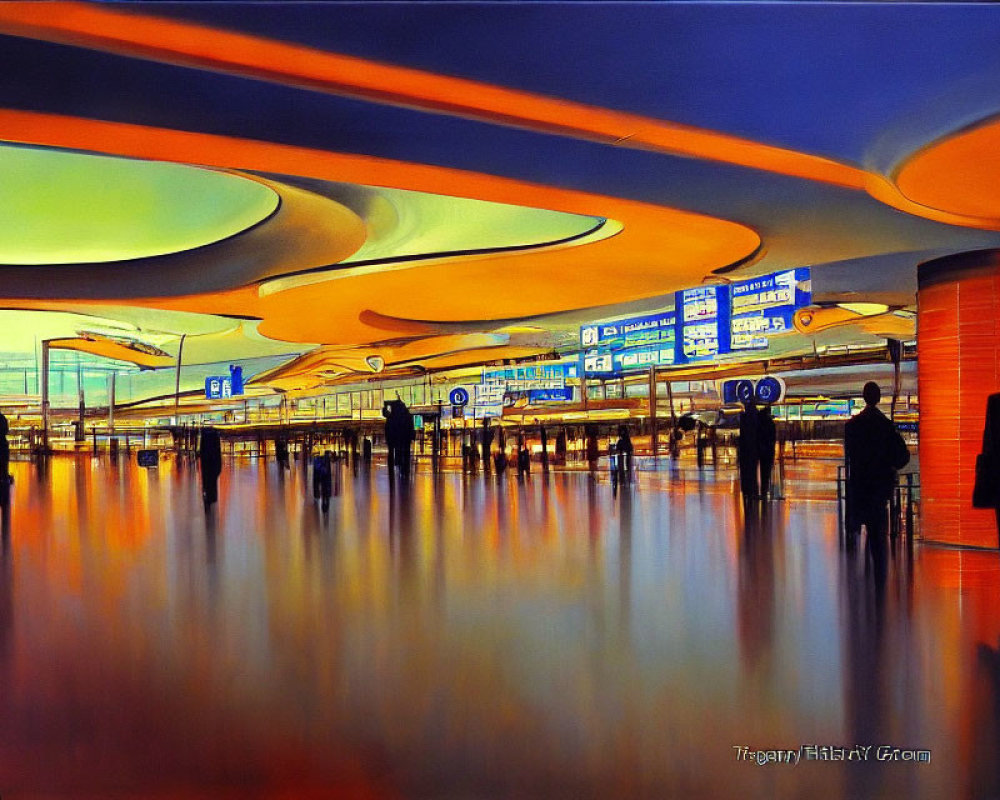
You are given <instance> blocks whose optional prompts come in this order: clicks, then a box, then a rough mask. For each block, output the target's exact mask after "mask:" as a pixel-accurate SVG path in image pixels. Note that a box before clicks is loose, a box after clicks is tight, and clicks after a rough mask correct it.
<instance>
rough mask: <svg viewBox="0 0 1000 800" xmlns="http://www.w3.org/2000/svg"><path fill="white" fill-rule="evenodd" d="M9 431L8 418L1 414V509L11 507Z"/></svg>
mask: <svg viewBox="0 0 1000 800" xmlns="http://www.w3.org/2000/svg"><path fill="white" fill-rule="evenodd" d="M8 430H9V427H8V424H7V417H5V416H4V415H3V414H0V508H4V509H6V508H8V507H9V506H10V443H9V442H8V441H7V432H8Z"/></svg>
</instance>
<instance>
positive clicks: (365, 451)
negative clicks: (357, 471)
mask: <svg viewBox="0 0 1000 800" xmlns="http://www.w3.org/2000/svg"><path fill="white" fill-rule="evenodd" d="M361 460H362V461H364V462H365V463H366V464H368V463H370V462H371V460H372V440H371V439H369V438H368V437H367V436H366V437H365V438H364V441H362V442H361Z"/></svg>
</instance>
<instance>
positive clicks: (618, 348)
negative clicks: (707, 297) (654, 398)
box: [580, 311, 677, 376]
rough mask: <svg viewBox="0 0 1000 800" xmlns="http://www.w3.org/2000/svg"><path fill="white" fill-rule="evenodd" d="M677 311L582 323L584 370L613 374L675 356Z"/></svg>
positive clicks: (669, 361)
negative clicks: (595, 322)
mask: <svg viewBox="0 0 1000 800" xmlns="http://www.w3.org/2000/svg"><path fill="white" fill-rule="evenodd" d="M676 339H677V315H676V314H675V313H674V312H673V311H668V312H664V313H660V314H647V315H646V316H642V317H630V318H628V319H622V320H615V321H613V322H602V323H599V324H597V325H584V326H582V327H581V328H580V344H581V345H582V346H583V347H584V348H586V350H585V352H584V354H583V371H584V373H585V374H587V375H598V376H614V375H621V374H622V373H625V372H630V371H633V370H642V369H648V368H649V367H658V366H669V365H671V364H673V363H675V360H676Z"/></svg>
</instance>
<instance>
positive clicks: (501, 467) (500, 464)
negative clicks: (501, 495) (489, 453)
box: [493, 450, 507, 478]
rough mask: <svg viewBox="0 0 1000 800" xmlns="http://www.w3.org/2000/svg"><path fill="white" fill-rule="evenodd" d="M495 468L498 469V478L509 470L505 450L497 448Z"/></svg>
mask: <svg viewBox="0 0 1000 800" xmlns="http://www.w3.org/2000/svg"><path fill="white" fill-rule="evenodd" d="M493 468H494V469H495V470H496V473H497V477H498V478H499V477H500V476H501V475H503V474H504V472H505V471H506V470H507V453H505V452H504V451H503V450H497V451H496V452H495V453H494V454H493Z"/></svg>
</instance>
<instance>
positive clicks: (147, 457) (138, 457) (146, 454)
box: [135, 450, 160, 467]
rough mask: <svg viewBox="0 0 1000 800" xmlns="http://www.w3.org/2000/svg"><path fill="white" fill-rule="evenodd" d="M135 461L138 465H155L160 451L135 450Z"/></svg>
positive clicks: (158, 461) (158, 459) (158, 460)
mask: <svg viewBox="0 0 1000 800" xmlns="http://www.w3.org/2000/svg"><path fill="white" fill-rule="evenodd" d="M135 461H136V463H137V464H138V465H139V466H140V467H155V466H157V465H158V464H159V463H160V451H159V450H137V451H136V454H135Z"/></svg>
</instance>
